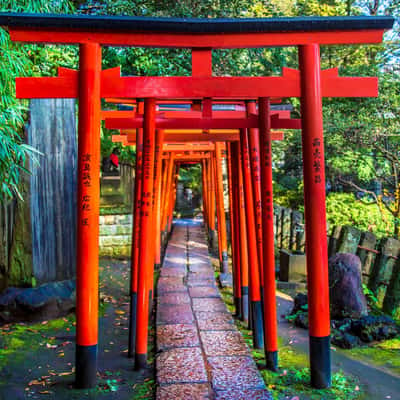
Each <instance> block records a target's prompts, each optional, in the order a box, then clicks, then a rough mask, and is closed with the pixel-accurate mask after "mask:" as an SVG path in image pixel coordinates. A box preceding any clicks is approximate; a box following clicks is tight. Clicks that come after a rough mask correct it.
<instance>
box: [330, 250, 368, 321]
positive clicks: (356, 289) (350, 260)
mask: <svg viewBox="0 0 400 400" xmlns="http://www.w3.org/2000/svg"><path fill="white" fill-rule="evenodd" d="M329 295H330V301H331V318H332V319H340V318H346V317H349V318H360V317H361V316H363V315H367V314H368V309H367V301H366V299H365V296H364V293H363V290H362V284H361V262H360V259H359V258H358V257H357V256H356V255H354V254H349V253H338V254H336V255H334V256H333V257H331V258H330V259H329Z"/></svg>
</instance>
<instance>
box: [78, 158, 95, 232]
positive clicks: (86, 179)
mask: <svg viewBox="0 0 400 400" xmlns="http://www.w3.org/2000/svg"><path fill="white" fill-rule="evenodd" d="M91 159H92V156H91V154H89V153H85V154H83V155H82V173H81V182H82V191H81V193H82V195H81V198H80V204H79V207H80V211H81V212H80V224H81V225H82V226H89V215H88V213H89V212H90V211H91V208H90V203H91V196H90V194H88V193H90V187H91V186H92V173H91V172H92V171H91Z"/></svg>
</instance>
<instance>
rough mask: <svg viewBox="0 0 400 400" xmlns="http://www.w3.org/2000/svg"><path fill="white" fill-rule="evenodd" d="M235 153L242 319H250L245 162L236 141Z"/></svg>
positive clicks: (234, 144) (234, 145)
mask: <svg viewBox="0 0 400 400" xmlns="http://www.w3.org/2000/svg"><path fill="white" fill-rule="evenodd" d="M232 146H233V154H237V155H238V157H237V159H236V162H237V164H236V165H237V170H238V183H239V184H238V204H239V209H238V213H239V238H240V241H239V246H240V274H241V276H240V286H241V299H242V320H243V321H244V322H246V323H247V322H248V321H249V258H248V248H247V227H246V225H247V221H246V210H245V199H244V185H243V163H242V155H241V151H240V143H239V142H234V143H233V144H232Z"/></svg>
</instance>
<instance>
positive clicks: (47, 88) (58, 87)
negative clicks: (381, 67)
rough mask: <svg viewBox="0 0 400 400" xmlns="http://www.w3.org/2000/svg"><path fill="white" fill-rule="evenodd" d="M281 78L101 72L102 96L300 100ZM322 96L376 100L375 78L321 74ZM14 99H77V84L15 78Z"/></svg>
mask: <svg viewBox="0 0 400 400" xmlns="http://www.w3.org/2000/svg"><path fill="white" fill-rule="evenodd" d="M282 73H283V75H282V76H269V77H189V76H178V77H158V76H157V77H154V76H153V77H121V76H120V72H119V69H118V68H112V69H111V70H104V71H103V72H102V80H101V97H140V98H145V97H156V98H159V99H162V98H164V99H165V98H169V99H177V98H189V99H192V98H204V97H212V98H216V99H218V98H235V99H238V98H239V99H247V98H248V99H255V98H257V97H262V96H268V97H300V75H299V73H298V71H297V70H290V69H288V68H285V69H283V71H282ZM322 95H323V97H375V96H377V95H378V80H377V78H374V77H338V76H337V75H336V71H331V70H325V71H324V72H322ZM16 96H17V98H76V97H77V96H78V81H77V78H75V77H74V76H72V75H71V76H70V75H66V76H61V77H54V78H48V77H43V78H16Z"/></svg>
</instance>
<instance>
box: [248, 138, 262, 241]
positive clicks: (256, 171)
mask: <svg viewBox="0 0 400 400" xmlns="http://www.w3.org/2000/svg"><path fill="white" fill-rule="evenodd" d="M250 134H252V132H250ZM257 137H258V135H257ZM250 161H251V170H252V176H253V180H254V183H255V185H256V187H255V188H254V189H255V196H254V204H255V215H256V229H257V231H258V232H259V234H258V235H257V243H259V244H261V243H262V235H261V231H262V226H261V225H262V208H261V196H260V184H261V175H260V154H259V149H258V147H256V146H252V147H251V148H250Z"/></svg>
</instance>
